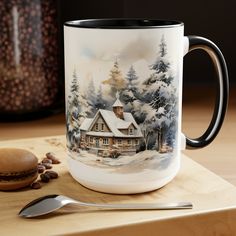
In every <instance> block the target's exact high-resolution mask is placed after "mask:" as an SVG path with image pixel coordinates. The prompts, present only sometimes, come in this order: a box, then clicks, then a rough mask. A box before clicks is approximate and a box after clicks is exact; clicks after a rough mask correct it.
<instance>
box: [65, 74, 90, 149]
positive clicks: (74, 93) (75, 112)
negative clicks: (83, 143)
mask: <svg viewBox="0 0 236 236" xmlns="http://www.w3.org/2000/svg"><path fill="white" fill-rule="evenodd" d="M90 113H91V106H90V105H89V104H88V102H87V100H86V98H85V96H84V95H83V94H82V93H81V92H80V86H79V79H78V76H77V72H76V70H74V71H73V74H72V82H71V87H70V96H69V97H68V107H67V130H68V137H69V140H70V145H68V146H69V148H71V149H73V148H77V147H78V145H79V138H80V130H79V126H80V125H81V123H82V121H83V120H84V118H86V117H87V115H88V114H90Z"/></svg>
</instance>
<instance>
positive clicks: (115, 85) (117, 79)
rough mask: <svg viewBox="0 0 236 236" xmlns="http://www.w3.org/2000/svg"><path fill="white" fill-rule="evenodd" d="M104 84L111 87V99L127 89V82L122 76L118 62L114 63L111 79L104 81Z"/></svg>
mask: <svg viewBox="0 0 236 236" xmlns="http://www.w3.org/2000/svg"><path fill="white" fill-rule="evenodd" d="M102 83H103V84H104V85H108V86H109V87H110V95H111V97H114V96H115V94H116V92H117V91H120V90H122V89H123V88H125V87H126V81H125V79H124V77H123V75H122V72H121V70H120V68H119V64H118V61H117V60H116V61H115V62H114V65H113V67H112V69H111V71H110V77H109V79H107V80H104V81H103V82H102Z"/></svg>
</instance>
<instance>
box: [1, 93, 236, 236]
mask: <svg viewBox="0 0 236 236" xmlns="http://www.w3.org/2000/svg"><path fill="white" fill-rule="evenodd" d="M203 94H206V95H205V97H204V96H203ZM211 95H212V94H210V95H209V92H208V91H205V92H204V90H201V96H199V95H198V94H197V93H191V92H190V93H189V94H188V96H187V97H186V98H185V99H184V105H183V131H184V133H186V134H188V135H189V136H191V137H195V136H198V135H199V134H201V132H202V131H203V130H204V129H205V128H206V127H207V125H208V122H209V120H210V118H211V115H212V107H213V102H212V101H213V96H211ZM235 108H236V100H235V99H234V96H232V98H231V100H230V104H229V110H228V114H227V116H226V120H225V123H224V125H223V127H222V129H221V132H220V134H219V135H218V136H217V138H216V140H215V141H214V142H213V143H212V144H211V145H209V146H208V147H206V148H204V149H199V150H191V151H185V152H184V153H185V155H187V156H188V157H191V159H192V160H195V161H197V162H198V163H200V164H201V165H203V166H204V167H206V168H207V169H205V168H204V167H202V166H201V165H198V164H196V163H195V162H193V161H192V160H191V159H189V158H187V157H186V156H183V160H182V164H183V165H182V168H181V171H180V173H179V175H178V176H177V177H176V178H175V179H174V181H172V182H171V183H170V184H169V185H167V186H166V187H164V188H163V189H161V190H158V191H154V192H152V193H148V194H140V195H134V196H128V195H124V196H116V195H108V194H100V193H96V192H93V191H90V190H88V189H86V188H83V187H82V186H80V185H79V184H78V183H77V182H73V180H72V178H71V177H70V175H69V173H68V171H66V170H65V168H62V169H60V168H61V167H58V168H59V169H58V171H59V172H60V174H61V175H62V176H63V177H62V178H59V179H58V180H56V181H55V182H52V183H50V184H49V185H47V186H45V187H44V188H42V189H41V190H39V191H33V192H32V190H31V191H26V192H24V191H19V192H14V193H5V192H0V209H1V215H0V222H1V224H0V233H1V235H29V234H30V235H38V234H39V235H47V234H50V235H51V234H63V235H65V234H71V235H77V234H80V235H96V236H99V235H122V236H123V235H124V236H125V235H137V236H138V235H145V234H146V235H150V236H152V235H157V233H158V232H159V233H160V232H161V233H162V235H167V236H168V235H181V236H182V235H204V236H208V235H209V236H211V235H227V236H228V235H236V225H235V222H234V221H235V220H234V219H235V218H236V210H235V208H236V188H235V187H234V186H233V185H231V184H230V183H232V184H234V185H236V172H235V168H236V124H235V122H236V109H235ZM64 123H65V121H64V114H59V115H55V116H52V117H48V118H44V119H41V120H36V121H30V122H20V123H0V140H1V141H2V142H0V146H3V145H5V144H8V145H11V146H12V145H13V146H17V145H20V146H21V147H22V146H24V145H26V146H28V148H30V147H31V148H32V147H33V146H34V145H33V146H32V145H30V146H29V140H30V142H33V139H29V140H28V141H23V142H22V141H12V139H18V138H32V137H40V136H41V137H42V136H51V135H59V134H65V125H64ZM3 140H9V141H8V142H7V143H6V142H5V141H3ZM17 143H18V144H17ZM37 143H38V141H37ZM23 144H24V145H23ZM52 144H53V142H52ZM54 144H55V143H54ZM54 144H53V145H54ZM44 146H45V145H44ZM59 146H60V145H59ZM31 150H33V149H31ZM33 151H35V152H36V153H37V155H39V156H41V155H43V153H44V152H45V151H46V150H44V149H42V148H36V149H35V150H33ZM58 155H59V156H60V158H63V155H62V154H58ZM208 169H209V170H212V171H213V172H214V173H215V174H217V175H215V174H213V173H211V172H209V170H208ZM192 173H194V175H193V174H192ZM218 176H220V177H223V178H224V179H226V180H227V181H228V182H230V183H228V182H226V181H224V180H223V179H222V178H220V177H218ZM186 181H187V182H186ZM68 186H69V187H68ZM74 189H77V191H76V192H75V191H74ZM55 191H57V192H58V193H63V194H67V195H69V196H72V197H75V198H78V199H79V198H80V199H81V200H91V201H101V202H127V201H134V200H135V201H137V202H141V201H145V202H152V201H156V200H160V201H164V200H171V199H183V198H185V199H186V200H190V201H192V202H193V203H194V205H195V208H194V209H193V210H190V211H188V210H181V211H171V212H170V211H163V212H160V211H158V212H156V211H151V212H150V211H137V212H123V211H122V212H110V211H109V212H97V211H89V212H88V211H85V212H83V213H73V214H63V215H60V214H55V216H54V217H52V218H46V219H44V218H41V219H35V220H32V221H30V220H26V219H19V218H17V215H16V214H17V212H18V210H19V208H20V207H21V206H22V205H24V204H25V203H27V202H28V201H29V200H31V199H33V198H34V197H38V196H41V195H42V194H48V193H54V192H55ZM26 193H27V194H26ZM30 230H32V232H33V233H32V232H30ZM177 232H178V234H177Z"/></svg>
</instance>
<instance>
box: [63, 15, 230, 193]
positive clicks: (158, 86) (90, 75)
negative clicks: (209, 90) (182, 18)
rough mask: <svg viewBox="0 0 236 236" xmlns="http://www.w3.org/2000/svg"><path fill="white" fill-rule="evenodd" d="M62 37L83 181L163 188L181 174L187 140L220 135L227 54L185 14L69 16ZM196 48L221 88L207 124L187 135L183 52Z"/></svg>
mask: <svg viewBox="0 0 236 236" xmlns="http://www.w3.org/2000/svg"><path fill="white" fill-rule="evenodd" d="M64 39H65V85H66V124H67V148H68V163H69V171H70V173H71V175H72V176H73V177H74V178H75V179H76V180H77V181H78V182H79V183H81V184H82V185H84V186H86V187H88V188H91V189H93V190H97V191H102V192H107V193H118V194H128V193H140V192H146V191H151V190H154V189H158V188H160V187H162V186H164V185H165V184H167V183H168V182H170V181H171V180H172V179H173V178H174V177H175V176H176V174H177V172H178V170H179V167H180V151H181V145H182V146H185V144H186V147H187V148H199V147H204V146H206V145H208V144H209V143H210V142H212V141H213V139H214V138H215V137H216V135H217V133H218V132H219V130H220V128H221V125H222V123H223V120H224V116H225V112H226V109H227V102H228V86H229V85H228V73H227V67H226V64H225V60H224V57H223V55H222V53H221V52H220V50H219V49H218V48H217V46H216V45H215V44H214V43H212V42H211V41H209V40H208V39H205V38H202V37H198V36H188V37H184V24H183V23H182V22H179V21H172V20H170V21H166V20H141V19H99V20H79V21H70V22H66V23H65V25H64ZM194 49H203V50H205V51H206V52H207V53H208V54H209V56H210V57H211V59H212V62H213V63H214V65H215V68H216V72H217V74H218V94H217V99H216V106H215V111H214V114H213V117H212V121H211V123H210V125H209V127H208V129H207V130H206V132H205V133H204V134H203V135H202V136H201V137H199V138H197V139H190V138H184V139H181V135H182V134H181V113H182V70H183V68H182V67H183V57H184V55H185V54H186V53H187V52H189V51H191V50H194ZM182 137H183V136H182ZM181 140H182V143H181Z"/></svg>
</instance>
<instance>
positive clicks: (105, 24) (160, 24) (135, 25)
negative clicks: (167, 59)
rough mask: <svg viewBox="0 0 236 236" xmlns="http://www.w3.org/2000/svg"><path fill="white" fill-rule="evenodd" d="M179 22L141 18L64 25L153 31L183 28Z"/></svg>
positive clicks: (100, 20) (72, 22)
mask: <svg viewBox="0 0 236 236" xmlns="http://www.w3.org/2000/svg"><path fill="white" fill-rule="evenodd" d="M183 25H184V23H183V22H181V21H179V20H165V19H139V18H104V19H83V20H72V21H67V22H65V23H64V26H69V27H76V28H86V29H94V28H96V29H152V28H173V27H180V26H183Z"/></svg>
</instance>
